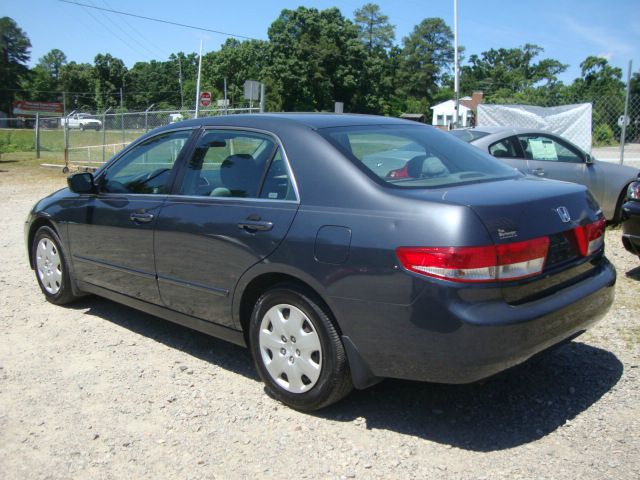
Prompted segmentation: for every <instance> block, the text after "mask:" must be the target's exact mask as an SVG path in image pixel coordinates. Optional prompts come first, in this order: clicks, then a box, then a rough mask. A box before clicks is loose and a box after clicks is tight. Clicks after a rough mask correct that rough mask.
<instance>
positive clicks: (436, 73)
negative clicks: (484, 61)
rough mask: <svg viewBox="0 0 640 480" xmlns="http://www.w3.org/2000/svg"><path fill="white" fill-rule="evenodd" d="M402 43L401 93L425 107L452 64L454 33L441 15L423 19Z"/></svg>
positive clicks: (399, 72) (430, 101)
mask: <svg viewBox="0 0 640 480" xmlns="http://www.w3.org/2000/svg"><path fill="white" fill-rule="evenodd" d="M402 43H403V48H402V51H401V53H400V55H401V56H400V65H399V67H400V68H399V71H398V77H399V90H400V93H401V94H402V95H404V96H405V97H406V98H411V99H417V100H419V102H420V104H422V105H426V108H427V109H428V106H429V105H430V104H431V103H432V101H433V99H434V97H435V96H436V95H437V93H438V89H439V86H440V82H441V81H442V80H443V78H444V76H445V73H446V72H447V70H449V69H450V68H451V66H452V64H453V33H452V32H451V29H450V28H449V26H448V25H447V24H446V23H445V22H444V20H442V19H441V18H425V19H424V20H422V22H420V23H419V24H418V25H416V27H415V28H414V29H413V32H411V34H410V35H409V36H408V37H405V38H404V39H403V40H402ZM414 103H415V102H414ZM416 113H417V112H416ZM420 113H427V111H426V110H424V111H421V112H420Z"/></svg>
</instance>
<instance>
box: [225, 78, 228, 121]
mask: <svg viewBox="0 0 640 480" xmlns="http://www.w3.org/2000/svg"><path fill="white" fill-rule="evenodd" d="M227 108H228V105H227V77H224V114H225V115H226V114H227Z"/></svg>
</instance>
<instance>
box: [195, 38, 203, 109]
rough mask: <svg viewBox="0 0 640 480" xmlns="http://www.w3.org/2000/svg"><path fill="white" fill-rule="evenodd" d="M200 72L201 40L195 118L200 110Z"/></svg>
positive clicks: (200, 57)
mask: <svg viewBox="0 0 640 480" xmlns="http://www.w3.org/2000/svg"><path fill="white" fill-rule="evenodd" d="M201 72H202V40H200V55H198V80H197V81H196V118H198V111H199V110H200V73H201Z"/></svg>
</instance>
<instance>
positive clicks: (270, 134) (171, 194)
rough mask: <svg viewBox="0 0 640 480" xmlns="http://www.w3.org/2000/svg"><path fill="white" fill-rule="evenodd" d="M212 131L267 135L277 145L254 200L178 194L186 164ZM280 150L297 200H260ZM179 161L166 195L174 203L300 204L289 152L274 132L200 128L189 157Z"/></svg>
mask: <svg viewBox="0 0 640 480" xmlns="http://www.w3.org/2000/svg"><path fill="white" fill-rule="evenodd" d="M211 130H232V131H237V132H249V133H257V134H261V135H265V136H268V137H271V138H272V139H273V140H275V141H274V144H275V145H276V148H275V149H274V151H273V153H272V154H271V155H270V157H269V159H268V160H267V161H266V162H265V166H264V170H263V171H262V175H261V176H260V182H259V184H258V191H257V196H256V197H253V198H246V197H205V196H202V195H183V194H180V193H178V189H179V186H180V183H181V181H182V179H183V178H184V175H185V172H186V170H185V169H186V162H187V161H188V160H189V159H190V158H191V155H192V154H193V152H194V151H195V147H196V145H197V144H198V142H199V141H200V139H201V138H202V137H203V136H204V135H206V133H207V132H208V131H211ZM278 148H280V149H281V151H282V159H283V161H284V162H285V166H286V168H287V173H288V175H289V181H290V182H291V186H292V187H293V192H294V194H295V197H296V199H295V200H284V199H277V198H260V196H259V195H260V193H261V192H262V187H263V186H264V180H265V178H266V175H267V173H268V172H269V168H271V163H272V162H273V158H274V157H275V155H276V153H277V151H278ZM178 161H180V164H179V165H178V167H177V168H178V173H177V174H176V177H175V178H174V182H173V185H172V188H171V189H170V190H169V193H168V194H167V195H166V197H167V199H170V200H172V201H176V200H179V199H189V200H193V199H201V200H204V201H207V200H209V201H212V202H215V203H218V201H221V202H222V203H224V202H234V201H241V202H268V203H274V202H275V203H294V204H300V194H299V191H298V183H297V181H296V179H295V176H294V174H293V169H292V168H291V163H290V161H289V156H288V155H287V151H286V150H285V148H284V145H283V144H282V141H281V140H280V138H279V137H278V136H277V135H276V134H274V133H273V132H269V131H267V130H262V129H259V128H251V127H236V126H229V125H206V126H200V127H199V131H198V133H197V134H196V135H195V136H194V137H193V141H192V143H191V145H189V151H188V152H187V155H185V156H184V157H183V158H179V159H178V160H176V164H177V163H178Z"/></svg>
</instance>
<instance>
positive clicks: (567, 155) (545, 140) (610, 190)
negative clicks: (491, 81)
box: [451, 127, 639, 223]
mask: <svg viewBox="0 0 640 480" xmlns="http://www.w3.org/2000/svg"><path fill="white" fill-rule="evenodd" d="M451 133H452V134H453V135H455V136H456V137H458V138H460V139H461V140H464V141H466V142H469V143H471V144H472V145H474V146H476V147H478V148H480V149H481V150H484V151H485V152H489V153H490V154H491V155H493V156H494V157H496V158H499V159H500V160H502V161H503V162H505V163H508V164H509V165H511V166H512V167H515V168H517V169H518V170H520V171H521V172H523V173H525V174H529V175H535V176H537V177H543V178H552V179H554V180H564V181H566V182H574V183H580V184H582V185H585V186H586V187H587V188H588V189H589V190H590V191H591V193H592V194H593V196H594V197H595V198H596V200H597V201H598V203H599V204H600V207H601V208H602V211H603V213H604V216H605V217H606V219H607V220H609V221H611V222H613V223H619V222H620V215H621V211H622V203H623V202H624V198H625V194H626V192H627V187H628V186H629V184H630V183H631V182H633V181H635V180H636V179H637V177H638V173H639V172H638V169H636V168H631V167H627V166H622V165H617V164H613V163H608V162H601V161H598V160H596V159H595V158H593V157H592V156H591V155H590V154H588V153H586V152H584V151H583V150H582V149H580V148H579V147H577V146H576V145H574V144H572V143H571V142H569V141H567V140H565V139H564V138H562V137H559V136H558V135H554V134H552V133H549V132H544V131H541V130H529V129H525V128H510V127H476V128H468V129H460V130H453V131H452V132H451Z"/></svg>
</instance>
